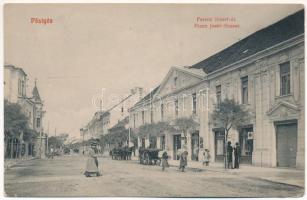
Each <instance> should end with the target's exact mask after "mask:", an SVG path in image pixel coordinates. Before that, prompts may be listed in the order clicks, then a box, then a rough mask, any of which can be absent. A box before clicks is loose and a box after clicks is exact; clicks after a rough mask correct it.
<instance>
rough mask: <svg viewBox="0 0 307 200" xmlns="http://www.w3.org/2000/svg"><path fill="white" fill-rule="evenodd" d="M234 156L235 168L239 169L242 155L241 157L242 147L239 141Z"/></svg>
mask: <svg viewBox="0 0 307 200" xmlns="http://www.w3.org/2000/svg"><path fill="white" fill-rule="evenodd" d="M233 151H234V156H235V168H236V169H239V165H240V157H241V148H240V145H239V143H238V142H237V143H236V146H235V148H234V150H233Z"/></svg>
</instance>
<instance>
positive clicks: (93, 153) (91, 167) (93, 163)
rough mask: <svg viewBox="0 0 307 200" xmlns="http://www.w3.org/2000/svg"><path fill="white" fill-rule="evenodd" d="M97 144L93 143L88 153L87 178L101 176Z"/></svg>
mask: <svg viewBox="0 0 307 200" xmlns="http://www.w3.org/2000/svg"><path fill="white" fill-rule="evenodd" d="M96 145H97V144H96V143H91V148H90V149H89V151H88V159H87V162H86V170H85V172H84V175H85V176H86V177H92V176H93V175H96V176H100V173H99V170H98V159H97V149H96Z"/></svg>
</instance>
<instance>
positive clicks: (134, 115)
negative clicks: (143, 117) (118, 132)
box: [133, 114, 136, 128]
mask: <svg viewBox="0 0 307 200" xmlns="http://www.w3.org/2000/svg"><path fill="white" fill-rule="evenodd" d="M135 120H136V114H133V128H135Z"/></svg>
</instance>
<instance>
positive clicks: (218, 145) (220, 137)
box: [214, 130, 225, 161]
mask: <svg viewBox="0 0 307 200" xmlns="http://www.w3.org/2000/svg"><path fill="white" fill-rule="evenodd" d="M214 133H215V161H223V160H224V150H225V142H224V141H225V132H224V131H222V130H216V131H215V132H214Z"/></svg>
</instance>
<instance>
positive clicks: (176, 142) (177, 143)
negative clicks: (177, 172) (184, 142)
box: [174, 134, 181, 160]
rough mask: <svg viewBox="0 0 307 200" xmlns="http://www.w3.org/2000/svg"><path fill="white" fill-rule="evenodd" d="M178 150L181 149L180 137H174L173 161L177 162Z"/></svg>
mask: <svg viewBox="0 0 307 200" xmlns="http://www.w3.org/2000/svg"><path fill="white" fill-rule="evenodd" d="M178 149H181V135H180V134H178V135H174V160H179V156H178V155H177V152H178Z"/></svg>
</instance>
